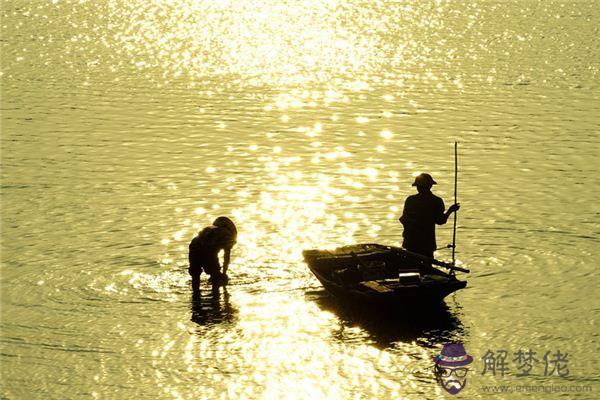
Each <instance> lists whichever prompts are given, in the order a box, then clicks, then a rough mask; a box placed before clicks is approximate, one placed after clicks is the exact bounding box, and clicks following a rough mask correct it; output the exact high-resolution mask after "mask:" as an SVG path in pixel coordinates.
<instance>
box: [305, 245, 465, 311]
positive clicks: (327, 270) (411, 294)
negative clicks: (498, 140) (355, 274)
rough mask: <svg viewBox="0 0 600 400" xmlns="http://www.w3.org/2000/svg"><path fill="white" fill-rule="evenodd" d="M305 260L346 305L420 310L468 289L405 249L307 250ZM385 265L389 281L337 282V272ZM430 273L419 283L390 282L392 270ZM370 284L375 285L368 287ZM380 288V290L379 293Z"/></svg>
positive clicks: (349, 248) (365, 247)
mask: <svg viewBox="0 0 600 400" xmlns="http://www.w3.org/2000/svg"><path fill="white" fill-rule="evenodd" d="M303 255H304V259H305V261H306V263H307V264H308V267H309V269H310V270H311V272H312V273H313V274H314V275H315V276H316V277H317V279H318V280H319V281H320V282H321V284H322V285H323V287H324V288H325V289H326V290H328V291H329V292H330V293H332V294H333V295H334V296H336V297H338V298H339V299H341V300H342V301H344V302H350V303H354V304H360V305H378V306H391V307H399V306H401V307H411V308H414V307H420V306H428V305H435V304H439V303H441V302H442V301H443V299H444V298H445V297H446V296H448V295H449V294H451V293H453V292H455V291H457V290H460V289H462V288H464V287H466V285H467V282H466V281H461V280H458V279H457V278H456V277H455V276H454V275H451V274H447V273H445V272H443V271H441V270H438V269H435V268H432V267H431V266H430V265H424V263H423V262H422V261H419V260H415V259H412V258H411V257H410V256H407V255H406V253H404V251H403V249H400V248H395V247H389V246H382V245H379V244H360V245H353V246H344V247H340V248H338V249H335V250H332V251H322V250H306V251H304V252H303ZM373 262H377V263H380V264H381V263H383V264H385V266H384V267H383V269H382V271H384V272H383V274H384V275H387V276H386V277H383V276H382V278H388V279H379V280H373V281H369V282H364V281H361V282H351V283H344V282H339V281H336V279H334V274H335V271H339V270H343V269H344V268H353V267H356V265H357V263H365V264H366V263H373ZM424 268H426V270H427V274H426V275H425V276H424V277H423V279H422V280H421V281H420V282H419V283H418V284H401V283H400V281H399V280H398V281H396V280H394V279H389V277H390V271H391V272H392V273H393V272H395V273H396V276H397V274H398V273H400V272H403V271H415V270H423V269H424ZM370 282H375V283H374V284H372V285H369V283H370ZM377 289H379V290H377Z"/></svg>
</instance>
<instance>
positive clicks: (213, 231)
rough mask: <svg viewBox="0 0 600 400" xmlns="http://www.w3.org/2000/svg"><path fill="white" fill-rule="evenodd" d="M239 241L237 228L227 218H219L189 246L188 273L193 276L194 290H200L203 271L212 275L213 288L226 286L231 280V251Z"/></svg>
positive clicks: (203, 230)
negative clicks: (220, 256)
mask: <svg viewBox="0 0 600 400" xmlns="http://www.w3.org/2000/svg"><path fill="white" fill-rule="evenodd" d="M236 241H237V228H236V227H235V224H234V223H233V221H231V220H230V219H229V218H227V217H219V218H217V219H215V220H214V222H213V223H212V225H211V226H207V227H206V228H204V229H202V230H201V231H200V232H199V233H198V235H197V236H196V237H194V239H192V241H191V243H190V246H189V254H188V259H189V263H190V267H189V269H188V272H189V273H190V275H191V276H192V289H193V290H194V291H199V290H200V275H201V274H202V271H204V272H206V273H207V274H208V275H210V282H211V283H212V284H213V286H224V285H226V284H227V281H228V280H229V278H228V277H227V269H228V268H229V262H230V260H231V249H232V248H233V246H234V245H235V243H236ZM221 250H223V252H224V253H223V272H221V265H220V263H219V252H220V251H221Z"/></svg>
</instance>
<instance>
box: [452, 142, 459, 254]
mask: <svg viewBox="0 0 600 400" xmlns="http://www.w3.org/2000/svg"><path fill="white" fill-rule="evenodd" d="M457 191H458V142H454V204H457V196H458V194H457ZM455 264H456V211H455V212H454V226H453V228H452V265H455Z"/></svg>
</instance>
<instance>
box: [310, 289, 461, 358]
mask: <svg viewBox="0 0 600 400" xmlns="http://www.w3.org/2000/svg"><path fill="white" fill-rule="evenodd" d="M307 296H308V297H309V298H310V299H311V300H312V301H314V302H315V303H317V305H318V306H319V308H321V309H322V310H324V311H329V312H332V313H333V314H335V315H336V316H337V317H338V318H339V328H338V329H336V330H335V331H334V337H336V338H337V339H339V340H348V339H349V338H350V336H351V335H352V334H349V333H348V332H356V328H359V329H360V330H362V331H364V332H365V333H366V334H367V336H368V337H369V338H370V339H371V340H373V342H374V345H375V346H377V347H380V348H388V347H394V345H395V343H413V342H415V343H417V344H419V345H421V346H424V347H435V346H438V345H440V344H443V343H449V342H455V341H458V342H460V341H463V340H464V339H463V338H464V337H465V336H466V335H467V331H466V328H465V327H464V326H463V325H462V323H461V321H460V319H459V318H458V316H457V313H458V312H459V311H452V310H450V308H449V307H448V306H447V305H446V304H445V303H442V304H440V305H439V307H435V308H426V309H423V310H411V311H407V310H393V309H389V308H388V309H385V308H382V309H372V308H357V307H351V306H350V305H348V304H345V303H342V302H340V301H339V300H338V299H337V298H335V297H333V296H332V295H330V294H329V293H327V292H326V291H314V292H310V293H307Z"/></svg>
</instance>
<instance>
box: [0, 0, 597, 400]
mask: <svg viewBox="0 0 600 400" xmlns="http://www.w3.org/2000/svg"><path fill="white" fill-rule="evenodd" d="M574 4H575V3H569V2H561V1H548V2H543V3H535V2H531V3H523V2H519V1H505V2H484V3H479V2H477V3H476V2H470V1H465V2H432V3H410V2H388V1H369V2H360V1H358V2H347V1H336V0H331V1H305V2H294V1H283V2H282V1H267V0H265V1H245V2H239V1H211V2H200V1H192V0H171V1H143V2H138V1H127V0H107V1H99V2H95V1H94V2H92V1H80V0H64V1H63V0H60V1H47V2H45V1H38V2H26V1H20V0H10V1H6V2H4V3H3V7H2V16H3V18H2V37H3V40H2V42H1V45H2V50H3V61H2V64H3V65H2V73H1V78H2V94H3V96H2V97H3V100H2V102H3V112H2V125H3V128H2V130H3V132H2V137H1V139H2V147H3V149H2V158H3V168H2V196H3V200H2V203H3V205H2V207H3V212H2V226H3V230H4V237H5V238H7V240H4V241H3V249H2V253H3V254H2V256H3V257H2V258H3V260H2V263H3V266H2V276H1V278H2V293H1V295H2V333H3V335H2V336H3V338H2V339H3V342H2V358H1V360H2V364H3V365H2V366H3V368H2V369H3V374H2V385H0V386H1V387H2V389H1V390H2V392H1V394H0V397H7V398H48V397H53V398H89V397H90V396H92V397H94V398H123V397H125V398H129V397H136V398H152V399H155V398H165V399H166V398H265V399H270V398H307V397H310V398H367V397H369V398H371V397H372V398H410V399H421V398H423V396H428V397H438V396H440V395H441V394H442V393H441V389H440V388H439V387H438V386H437V384H436V383H435V380H434V377H433V372H432V370H431V357H432V355H434V354H436V352H438V351H439V348H440V346H441V344H442V343H444V342H448V341H455V340H458V341H463V342H465V345H466V346H467V348H468V349H469V351H470V352H471V353H472V354H474V355H475V356H481V355H482V354H483V353H484V352H485V350H486V349H487V348H489V347H490V346H510V347H513V349H511V350H516V347H520V346H525V347H527V346H535V345H537V344H540V346H541V344H543V343H551V344H552V346H556V347H560V346H564V349H565V350H567V351H569V352H570V353H571V357H573V360H576V361H577V371H576V372H577V374H575V375H574V376H573V380H574V381H576V382H578V383H582V382H583V383H589V382H591V381H592V380H593V378H590V377H592V376H595V375H593V372H594V371H596V370H597V368H595V365H596V364H595V363H596V362H595V360H590V358H589V357H588V354H589V339H590V338H591V337H593V335H595V330H594V324H593V315H592V313H591V311H589V310H594V309H595V307H594V306H593V304H591V301H592V300H593V299H596V298H597V296H595V295H594V292H593V291H592V287H593V285H590V278H591V277H592V276H593V268H594V267H595V263H594V262H592V261H593V258H594V255H595V254H596V251H595V248H596V247H597V238H596V237H595V236H597V235H594V232H596V231H598V226H599V224H598V219H597V212H596V210H595V209H593V205H594V204H595V198H596V193H594V191H593V190H592V189H590V188H595V187H597V185H596V177H597V176H598V171H597V167H596V165H597V163H596V162H595V160H596V158H597V151H596V150H597V140H596V136H597V132H598V130H599V126H600V121H599V120H598V116H597V113H596V112H595V111H596V108H597V107H595V106H596V104H597V98H596V97H594V95H593V93H594V90H596V89H597V82H598V79H597V77H598V65H599V64H598V63H597V62H595V61H597V52H595V51H594V50H595V49H597V48H598V35H597V32H596V29H597V28H596V26H597V23H596V22H597V20H598V9H597V7H594V6H593V2H579V3H577V5H576V6H575V5H574ZM575 43H576V44H577V45H575ZM455 140H458V141H459V142H460V152H461V169H460V180H459V182H460V186H459V199H460V201H461V202H462V203H463V205H464V208H463V209H461V215H460V218H459V234H458V235H459V236H458V237H459V253H458V257H459V261H464V262H465V263H467V265H469V267H470V268H471V269H472V270H473V273H472V274H471V276H470V277H469V288H468V289H467V290H464V291H461V292H459V293H457V294H456V295H454V296H451V297H450V298H448V299H447V308H445V309H442V310H440V312H439V313H436V314H434V315H429V316H424V317H425V318H424V320H421V319H418V320H416V319H412V318H409V319H407V318H399V317H398V316H396V315H395V316H392V317H390V318H384V319H382V318H374V317H373V315H361V314H359V313H356V312H355V310H351V309H350V310H349V309H347V308H345V307H342V306H340V304H339V303H337V302H336V301H334V300H333V299H331V298H330V297H329V296H327V294H326V293H325V292H324V291H323V290H322V289H321V287H320V285H319V283H318V282H317V281H316V279H315V278H314V277H313V276H312V275H311V274H310V272H309V271H308V269H307V268H306V266H305V265H304V263H303V262H302V257H301V251H302V250H303V249H306V248H314V247H318V248H331V247H335V246H339V245H343V244H349V243H354V242H382V243H386V244H399V243H400V241H401V239H402V238H401V230H400V226H399V224H398V222H397V218H398V217H399V214H400V213H401V211H402V204H403V200H404V198H405V197H406V196H407V195H408V194H411V193H412V188H411V187H410V183H411V181H412V179H413V177H414V176H415V175H417V174H418V173H420V172H421V171H428V172H430V173H432V174H433V175H434V176H435V179H436V180H437V181H438V182H439V185H438V186H437V187H436V193H438V194H439V195H441V196H442V197H444V199H445V201H446V204H447V205H448V204H449V203H450V202H451V197H452V179H453V163H452V143H453V142H454V141H455ZM463 160H464V161H463ZM573 193H578V194H579V196H573ZM219 215H229V216H231V217H232V218H233V219H234V220H235V222H236V224H237V225H238V227H239V232H240V233H239V238H238V239H239V240H238V245H237V246H236V247H235V248H234V252H233V260H232V265H231V271H230V276H231V282H230V285H229V286H228V288H227V289H226V290H221V292H219V293H213V292H211V291H210V288H209V287H208V285H206V284H204V283H203V287H202V289H203V290H202V293H201V294H200V295H199V296H194V295H193V294H192V293H191V291H190V288H189V277H188V275H187V272H186V268H187V246H188V243H189V241H190V239H191V238H192V237H193V236H194V235H195V234H196V233H197V232H198V230H200V229H201V228H202V227H203V226H205V225H208V224H210V223H211V222H212V220H213V219H214V218H215V217H217V216H219ZM565 221H577V223H576V224H574V223H569V224H566V223H565ZM438 232H439V236H438V237H439V239H438V241H439V244H440V245H442V246H443V245H445V244H447V243H449V241H450V238H451V230H450V229H449V228H448V226H446V227H440V229H439V231H438ZM8 239H9V240H8ZM438 255H439V257H441V258H443V259H448V257H449V252H448V251H444V250H441V251H439V252H438ZM588 260H592V261H588ZM513 288H516V289H518V290H512V289H513ZM590 299H591V300H590ZM596 308H597V307H596ZM514 310H519V314H520V315H519V318H516V317H515V311H514ZM401 311H403V310H399V313H400V312H401ZM565 314H567V315H569V316H570V317H569V319H568V320H567V321H565V318H564V315H565ZM548 327H551V328H548ZM574 370H575V367H574ZM478 379H479V380H478ZM482 382H485V381H484V379H483V378H481V377H473V382H472V383H471V384H470V385H471V389H470V390H471V392H469V394H468V395H469V396H470V397H476V398H478V397H484V394H483V393H480V392H478V391H477V388H478V387H480V386H481V385H480V384H482ZM523 382H526V383H532V382H533V383H535V382H537V381H536V380H535V378H532V379H531V380H527V379H525V380H524V381H523ZM487 383H490V382H489V381H488V382H487ZM478 385H479V386H478ZM581 398H585V397H581Z"/></svg>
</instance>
